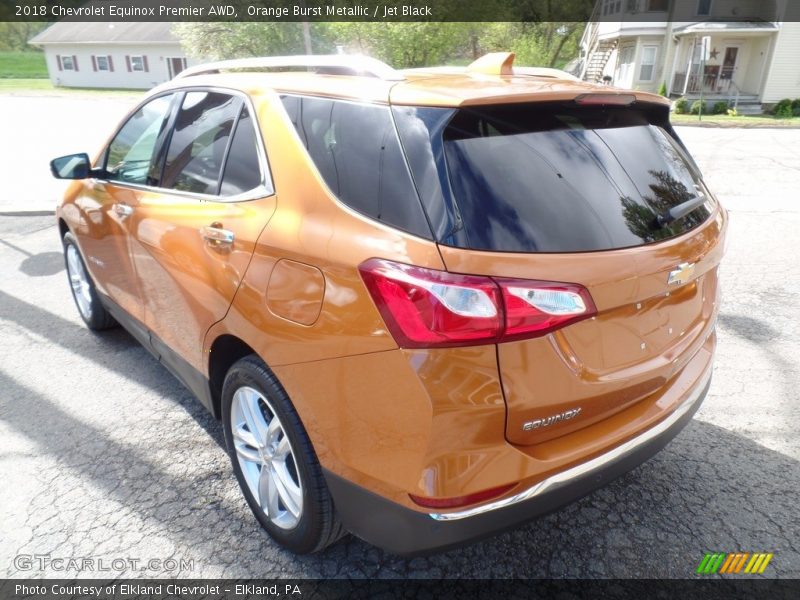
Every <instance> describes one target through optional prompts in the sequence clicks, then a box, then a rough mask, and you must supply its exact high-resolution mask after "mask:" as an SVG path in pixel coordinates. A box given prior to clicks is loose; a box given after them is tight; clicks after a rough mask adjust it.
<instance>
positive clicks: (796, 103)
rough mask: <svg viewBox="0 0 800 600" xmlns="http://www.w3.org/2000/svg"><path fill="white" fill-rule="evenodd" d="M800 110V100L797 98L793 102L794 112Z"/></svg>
mask: <svg viewBox="0 0 800 600" xmlns="http://www.w3.org/2000/svg"><path fill="white" fill-rule="evenodd" d="M796 108H800V98H795V99H794V100H792V110H794V109H796Z"/></svg>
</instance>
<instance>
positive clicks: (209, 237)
mask: <svg viewBox="0 0 800 600" xmlns="http://www.w3.org/2000/svg"><path fill="white" fill-rule="evenodd" d="M200 233H202V235H203V237H204V238H205V239H206V242H208V243H209V245H211V246H215V247H219V246H230V245H231V244H233V239H234V235H233V232H232V231H229V230H228V229H223V228H222V225H221V224H220V223H212V224H211V225H206V226H205V227H203V228H202V229H201V230H200Z"/></svg>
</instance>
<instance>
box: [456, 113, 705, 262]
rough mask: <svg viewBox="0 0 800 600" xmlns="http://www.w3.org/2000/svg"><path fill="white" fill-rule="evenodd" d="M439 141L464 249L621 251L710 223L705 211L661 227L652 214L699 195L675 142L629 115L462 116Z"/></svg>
mask: <svg viewBox="0 0 800 600" xmlns="http://www.w3.org/2000/svg"><path fill="white" fill-rule="evenodd" d="M442 139H443V146H444V154H445V162H446V168H447V172H448V176H449V181H450V186H451V188H452V196H453V200H454V202H455V205H456V207H457V209H458V212H459V214H460V219H461V221H462V225H463V228H464V239H465V242H466V243H465V244H463V245H465V246H467V247H469V248H474V249H482V250H496V251H509V252H580V251H596V250H609V249H615V248H625V247H630V246H637V245H641V244H646V243H650V242H655V241H658V240H663V239H667V238H670V237H674V236H676V235H680V234H682V233H685V232H687V231H690V230H691V229H693V228H694V227H697V226H698V225H699V224H700V223H702V222H703V221H705V220H706V219H707V218H708V216H709V214H710V211H709V207H710V205H709V202H706V203H705V204H702V205H700V207H699V208H697V209H695V210H694V211H692V212H691V213H689V214H688V215H687V216H685V217H683V218H681V219H678V220H676V221H673V222H672V223H670V224H669V225H668V226H665V227H662V226H659V225H658V222H657V217H658V215H664V214H666V213H667V211H668V210H669V209H670V208H672V207H675V206H678V205H680V204H682V203H684V202H687V201H689V200H692V199H694V198H696V197H697V196H701V197H705V196H704V193H705V192H704V190H703V187H702V184H701V182H700V179H699V175H698V174H697V172H696V171H695V170H694V169H693V167H692V166H690V161H691V159H689V158H688V156H686V154H685V151H684V150H683V148H682V147H681V146H680V145H679V144H678V142H677V141H676V140H675V139H674V138H673V137H672V136H671V135H670V134H669V133H668V132H667V131H665V130H664V129H663V128H662V127H659V126H656V125H653V124H651V122H649V121H648V118H647V116H646V115H645V114H643V113H641V112H639V111H637V110H635V109H633V108H627V107H624V108H623V107H603V108H594V107H592V108H586V107H578V106H573V105H557V106H553V105H536V106H534V105H509V106H493V107H486V108H480V109H474V110H473V109H469V110H468V109H463V110H460V111H458V112H457V113H455V115H454V116H453V118H452V119H451V120H450V121H449V123H448V125H447V126H446V127H445V128H444V130H443V132H442Z"/></svg>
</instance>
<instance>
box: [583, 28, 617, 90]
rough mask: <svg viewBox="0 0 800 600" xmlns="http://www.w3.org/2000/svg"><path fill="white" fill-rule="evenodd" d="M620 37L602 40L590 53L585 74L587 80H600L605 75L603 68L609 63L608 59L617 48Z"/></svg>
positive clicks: (584, 77)
mask: <svg viewBox="0 0 800 600" xmlns="http://www.w3.org/2000/svg"><path fill="white" fill-rule="evenodd" d="M618 41H619V40H618V39H617V38H614V39H611V40H600V41H598V42H597V44H596V45H595V47H594V49H593V50H592V51H591V53H590V54H589V61H588V62H587V63H586V70H585V71H584V74H583V79H584V80H585V81H591V82H599V81H600V79H601V78H602V77H603V69H605V68H606V65H607V64H608V59H609V58H611V54H612V53H613V52H614V50H615V49H616V48H617V43H618Z"/></svg>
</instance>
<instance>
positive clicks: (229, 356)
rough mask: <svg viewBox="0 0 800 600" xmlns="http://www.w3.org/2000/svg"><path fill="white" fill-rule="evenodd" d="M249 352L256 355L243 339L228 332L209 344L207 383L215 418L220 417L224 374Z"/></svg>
mask: <svg viewBox="0 0 800 600" xmlns="http://www.w3.org/2000/svg"><path fill="white" fill-rule="evenodd" d="M251 354H255V355H256V356H258V353H257V352H256V351H255V350H254V349H253V348H251V347H250V346H249V345H248V344H246V343H245V342H244V341H243V340H241V339H240V338H238V337H236V336H235V335H231V334H229V333H224V334H222V335H220V336H219V337H217V338H216V339H215V340H214V342H213V343H212V344H211V347H210V348H209V353H208V383H209V386H210V387H211V401H212V412H213V415H214V417H215V418H217V419H220V418H222V406H221V403H222V384H223V383H224V382H225V375H226V374H227V373H228V370H230V368H231V367H232V366H233V365H234V363H235V362H236V361H238V360H239V359H241V358H244V357H245V356H249V355H251ZM261 360H263V359H261Z"/></svg>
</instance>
